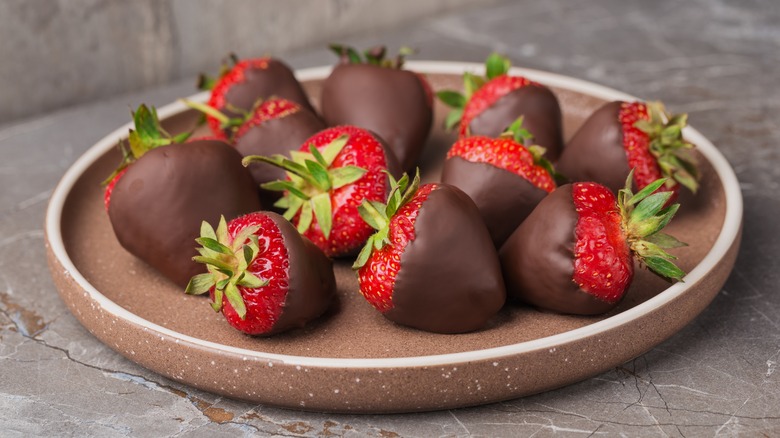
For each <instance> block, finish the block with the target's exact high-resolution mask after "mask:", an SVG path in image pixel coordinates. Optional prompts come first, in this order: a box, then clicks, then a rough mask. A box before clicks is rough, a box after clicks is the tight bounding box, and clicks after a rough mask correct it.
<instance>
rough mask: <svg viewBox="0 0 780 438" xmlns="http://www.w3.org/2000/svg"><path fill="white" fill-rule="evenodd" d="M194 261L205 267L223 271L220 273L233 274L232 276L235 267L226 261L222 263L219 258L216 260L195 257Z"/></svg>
mask: <svg viewBox="0 0 780 438" xmlns="http://www.w3.org/2000/svg"><path fill="white" fill-rule="evenodd" d="M192 260H194V261H196V262H198V263H203V264H205V265H210V266H213V267H215V268H217V269H219V270H221V271H220V272H229V273H231V275H232V273H233V266H231V265H230V264H229V263H227V262H224V261H222V260H220V259H217V258H214V257H204V256H195V257H193V258H192Z"/></svg>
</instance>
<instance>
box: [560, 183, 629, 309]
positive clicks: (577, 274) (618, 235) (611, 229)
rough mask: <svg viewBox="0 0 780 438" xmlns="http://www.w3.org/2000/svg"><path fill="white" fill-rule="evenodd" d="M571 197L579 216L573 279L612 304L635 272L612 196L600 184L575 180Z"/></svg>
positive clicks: (584, 289)
mask: <svg viewBox="0 0 780 438" xmlns="http://www.w3.org/2000/svg"><path fill="white" fill-rule="evenodd" d="M572 199H573V201H574V206H575V209H576V210H577V215H578V220H577V226H576V229H575V234H576V243H575V249H574V278H573V280H574V282H575V283H577V285H578V286H579V287H580V289H582V290H583V291H585V292H587V293H589V294H591V295H593V296H595V297H596V298H599V299H601V300H603V301H606V302H608V303H615V302H617V301H619V300H620V298H621V297H622V296H623V293H624V292H625V290H626V288H627V287H628V285H629V284H630V283H631V279H632V278H633V275H634V264H633V258H632V255H631V251H630V249H629V246H628V243H627V241H626V234H625V232H624V230H623V227H622V222H621V215H620V211H619V210H618V207H617V204H616V200H615V196H614V195H613V194H612V192H611V191H610V190H609V189H607V188H606V187H604V186H602V185H599V184H594V183H575V184H574V185H573V187H572Z"/></svg>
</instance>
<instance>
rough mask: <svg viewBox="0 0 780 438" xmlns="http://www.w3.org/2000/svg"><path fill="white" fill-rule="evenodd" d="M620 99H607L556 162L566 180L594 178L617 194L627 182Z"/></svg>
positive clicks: (626, 159)
mask: <svg viewBox="0 0 780 438" xmlns="http://www.w3.org/2000/svg"><path fill="white" fill-rule="evenodd" d="M620 105H621V102H609V103H606V104H604V105H603V106H601V107H600V108H599V109H597V110H596V111H594V112H593V114H591V116H590V117H588V119H587V120H586V121H585V123H584V124H583V125H582V126H581V127H580V129H579V130H577V132H576V133H575V134H574V137H572V139H571V140H570V141H569V143H568V144H567V145H566V150H565V151H564V153H563V155H561V159H560V160H558V163H557V165H556V167H557V169H558V171H559V172H560V173H562V174H563V175H564V176H566V177H567V178H568V179H569V181H571V182H577V181H593V182H597V183H599V184H602V185H605V186H607V187H608V188H609V189H610V190H612V191H613V192H615V193H617V191H618V190H620V189H622V188H623V187H625V185H626V178H627V177H628V173H629V168H628V158H627V157H626V151H625V148H624V147H623V128H622V127H621V126H620V122H619V121H618V115H619V113H620Z"/></svg>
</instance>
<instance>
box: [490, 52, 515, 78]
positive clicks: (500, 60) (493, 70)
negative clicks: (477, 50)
mask: <svg viewBox="0 0 780 438" xmlns="http://www.w3.org/2000/svg"><path fill="white" fill-rule="evenodd" d="M511 66H512V62H511V61H510V60H509V58H506V57H504V56H501V55H499V54H498V53H491V54H490V55H489V56H488V57H487V60H486V61H485V75H486V76H487V78H488V79H493V78H495V77H498V76H501V75H504V74H506V73H507V72H509V68H510V67H511Z"/></svg>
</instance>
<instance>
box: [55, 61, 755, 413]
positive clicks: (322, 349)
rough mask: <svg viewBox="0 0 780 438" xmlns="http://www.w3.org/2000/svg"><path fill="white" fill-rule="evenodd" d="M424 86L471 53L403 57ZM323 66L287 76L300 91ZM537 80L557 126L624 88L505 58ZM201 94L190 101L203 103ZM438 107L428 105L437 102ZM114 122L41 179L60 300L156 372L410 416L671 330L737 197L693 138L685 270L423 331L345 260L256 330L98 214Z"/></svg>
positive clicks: (576, 121)
mask: <svg viewBox="0 0 780 438" xmlns="http://www.w3.org/2000/svg"><path fill="white" fill-rule="evenodd" d="M407 66H408V68H410V69H413V70H417V71H421V72H425V73H428V74H429V77H430V80H431V83H432V85H433V87H434V88H435V89H442V88H456V89H457V88H459V87H460V83H461V79H460V78H461V74H462V73H463V72H464V71H472V72H475V73H479V74H481V71H482V67H481V66H480V65H477V64H463V63H440V62H409V63H408V64H407ZM329 71H330V68H329V67H322V68H315V69H308V70H303V71H300V72H298V77H299V78H300V79H301V80H302V81H304V83H305V87H306V89H307V91H308V92H309V93H310V94H311V96H312V97H313V98H314V100H315V101H316V100H317V97H318V96H319V89H320V85H321V80H322V79H323V78H324V77H326V76H327V74H328V72H329ZM512 74H518V75H525V76H527V77H529V78H530V79H532V80H536V81H538V82H541V83H544V84H546V85H548V86H550V87H551V88H552V89H553V91H554V92H555V93H556V95H557V96H558V98H559V99H560V101H561V105H562V107H563V111H564V128H565V135H566V137H567V138H568V137H569V136H570V135H571V134H572V133H573V132H574V130H576V129H577V127H578V126H579V125H580V124H581V123H582V121H583V120H584V119H585V118H586V117H587V116H588V115H589V114H590V113H591V112H592V111H593V110H594V109H595V108H597V107H598V106H599V105H600V104H602V103H603V102H605V101H609V100H618V99H621V100H628V99H633V98H632V97H631V96H629V95H626V94H624V93H621V92H618V91H615V90H611V89H607V88H604V87H601V86H599V85H595V84H592V83H588V82H584V81H580V80H577V79H572V78H567V77H563V76H559V75H555V74H550V73H545V72H539V71H532V70H524V69H517V68H515V69H513V71H512ZM206 97H207V96H206V94H203V93H201V94H198V95H195V96H193V97H192V99H193V100H199V101H204V100H205V99H206ZM437 105H439V104H437ZM159 114H160V117H161V118H163V119H164V123H165V125H166V126H167V127H168V128H169V129H170V130H172V131H177V130H181V129H187V128H189V127H191V126H193V124H194V122H195V120H196V115H195V114H193V112H192V111H190V110H188V109H187V108H185V107H184V106H183V105H182V104H180V103H174V104H171V105H168V106H166V107H164V108H161V109H160V110H159ZM444 114H446V110H445V108H443V107H442V106H437V107H436V115H437V117H436V122H435V127H434V132H433V134H432V136H431V139H430V141H429V145H428V148H427V150H426V153H425V155H424V156H423V159H422V162H421V163H420V164H421V168H422V170H423V177H424V179H427V180H435V179H436V178H437V177H438V169H439V167H440V164H441V162H442V160H443V157H444V154H445V153H446V150H447V149H448V147H449V145H450V144H451V143H452V141H453V140H454V138H453V137H452V136H451V135H450V134H445V133H444V132H443V131H442V130H441V128H440V127H441V125H442V118H443V116H444ZM128 128H129V125H128V126H123V127H121V128H119V129H117V130H116V131H114V132H113V133H111V134H109V135H108V136H107V137H105V138H104V139H103V140H101V141H99V142H98V143H97V144H95V145H94V146H93V147H91V148H90V149H89V150H88V151H87V152H86V153H85V154H84V155H83V156H82V157H81V158H79V160H78V161H76V163H75V164H74V165H73V166H72V167H71V168H70V169H69V170H68V172H67V173H66V174H65V176H64V177H63V179H62V181H60V183H59V185H58V186H57V188H56V189H55V191H54V194H53V196H52V199H51V202H50V204H49V208H48V211H47V217H46V241H47V253H48V260H49V266H50V269H51V272H52V277H53V278H54V281H55V283H56V285H57V288H58V289H59V292H60V295H61V297H62V299H63V301H64V302H65V303H66V304H67V305H68V307H69V308H70V310H71V311H72V312H73V314H74V315H75V316H76V317H77V318H78V319H79V321H80V322H81V323H82V324H83V325H84V326H85V327H86V328H87V329H89V331H90V332H92V333H93V334H94V335H95V336H96V337H97V338H98V339H100V340H101V341H102V342H104V343H105V344H106V345H108V346H110V347H111V348H113V349H115V350H116V351H118V352H119V353H120V354H122V355H124V356H125V357H127V358H128V359H130V360H132V361H134V362H137V363H138V364H140V365H142V366H144V367H147V368H149V369H151V370H154V371H155V372H158V373H160V374H162V375H164V376H166V377H168V378H171V379H174V380H177V381H180V382H184V383H186V384H188V385H191V386H194V387H197V388H200V389H204V390H207V391H212V392H216V393H220V394H224V395H226V396H230V397H235V398H240V399H246V400H250V401H253V402H259V403H267V404H271V405H277V406H283V407H290V408H297V409H306V410H316V411H337V412H347V411H349V412H410V411H422V410H434V409H448V408H455V407H463V406H471V405H477V404H483V403H489V402H495V401H500V400H506V399H511V398H515V397H520V396H523V395H528V394H533V393H537V392H540V391H545V390H548V389H552V388H556V387H560V386H563V385H566V384H569V383H573V382H576V381H579V380H582V379H585V378H587V377H589V376H593V375H596V374H598V373H601V372H603V371H605V370H607V369H609V368H611V367H614V366H617V365H619V364H622V363H623V362H625V361H628V360H630V359H632V358H634V357H636V356H638V355H640V354H642V353H643V352H645V351H647V350H649V349H650V348H652V347H653V346H655V345H657V344H659V343H660V342H662V341H663V340H665V339H667V338H668V337H670V336H671V335H672V334H674V333H675V332H677V331H678V330H679V329H680V328H682V327H683V326H684V325H685V324H687V323H688V322H690V321H691V320H692V319H693V318H694V317H695V316H696V315H698V314H699V313H700V312H701V311H702V310H703V309H704V308H705V307H706V306H707V305H708V304H709V303H710V301H711V300H712V299H713V297H714V296H715V295H716V294H717V292H718V291H719V290H720V288H721V286H722V285H723V283H724V282H725V280H726V277H727V276H728V274H729V272H730V271H731V269H732V267H733V264H734V259H735V257H736V254H737V249H738V246H739V240H740V233H741V224H742V198H741V194H740V191H739V186H738V184H737V180H736V177H735V175H734V172H733V170H732V169H731V167H730V166H729V164H728V163H727V162H726V160H725V159H724V158H723V156H722V155H721V154H720V153H719V152H718V151H717V149H716V148H715V147H714V146H713V145H712V144H711V143H710V142H709V141H708V140H707V139H706V138H704V137H703V136H702V135H701V134H699V133H698V132H697V131H695V130H694V129H692V128H686V130H685V137H686V138H687V139H688V140H689V141H691V142H693V143H694V144H696V145H697V146H698V155H699V158H700V161H701V166H702V173H703V175H704V178H703V181H702V186H701V190H700V192H699V193H698V194H697V195H696V196H695V197H693V196H690V195H687V194H686V195H683V196H682V197H681V203H682V205H683V207H682V208H681V209H680V212H679V213H678V215H677V217H676V218H675V220H674V221H672V223H671V225H670V230H669V231H670V233H672V234H675V235H677V236H680V237H682V238H683V239H684V240H685V241H687V242H688V243H689V244H690V246H689V247H687V248H681V249H680V250H677V251H676V252H675V254H676V255H678V256H679V257H680V260H679V262H680V265H681V267H682V268H683V269H684V270H685V271H686V272H688V275H687V276H686V278H685V283H678V284H675V285H672V286H670V285H669V284H668V283H665V282H663V281H662V280H660V279H658V278H656V277H655V276H653V275H652V274H649V273H648V272H646V271H644V270H641V269H640V270H638V271H637V275H636V277H635V281H634V284H633V285H632V286H631V289H630V290H629V292H628V294H627V296H626V299H625V300H624V301H623V302H622V303H621V304H620V306H619V307H618V308H617V309H615V310H614V311H612V312H610V313H609V314H607V315H602V316H600V317H574V316H564V315H557V314H553V313H547V312H540V311H538V310H535V309H532V308H527V307H519V306H515V307H507V308H506V309H504V310H503V311H502V312H501V313H500V314H499V315H498V316H497V317H496V318H495V319H494V320H493V321H492V322H491V324H490V326H489V327H488V328H486V329H484V330H481V331H479V332H475V333H468V334H460V335H441V334H432V333H426V332H421V331H416V330H412V329H407V328H403V327H400V326H397V325H394V324H393V323H391V322H389V321H387V320H385V319H384V318H383V317H382V316H381V315H380V314H379V313H377V312H376V311H374V309H373V308H372V307H371V306H370V305H369V304H368V303H367V302H366V301H365V300H364V299H363V298H362V297H361V296H360V294H359V293H358V292H357V290H358V289H357V281H356V278H355V276H354V274H353V273H352V272H351V270H350V268H349V264H350V263H349V262H339V263H337V266H336V276H337V281H338V285H339V294H340V305H339V308H338V309H337V310H335V311H333V312H331V314H329V315H327V317H325V318H322V319H321V320H319V321H317V322H316V323H315V324H313V325H311V326H310V327H308V328H306V329H304V330H299V331H295V332H292V333H287V334H283V335H280V336H275V337H272V338H251V337H248V336H244V335H241V334H240V333H239V332H237V331H235V330H233V329H232V328H231V327H229V326H228V324H227V323H226V322H225V321H224V320H223V318H222V316H221V315H219V314H216V313H214V311H213V310H211V308H210V307H209V305H208V304H207V301H206V299H204V298H202V297H191V296H186V295H184V294H183V293H182V291H181V290H178V289H177V288H176V287H175V286H174V285H173V284H171V283H170V282H169V281H167V280H166V279H164V278H163V277H161V276H160V275H158V274H157V273H156V272H154V271H153V270H152V269H151V268H149V267H148V266H146V265H145V264H143V263H142V262H140V261H138V260H137V259H135V258H133V257H132V256H130V255H129V254H128V253H126V252H125V251H124V250H123V249H122V248H121V247H120V246H119V244H118V243H117V241H116V239H115V237H114V233H113V231H112V229H111V225H110V224H109V221H108V218H107V216H106V214H105V212H104V210H103V202H102V188H101V187H100V181H101V180H103V179H104V178H105V177H106V175H108V174H109V173H110V171H111V169H112V167H113V166H114V165H115V164H116V163H117V162H118V160H119V155H118V152H117V151H116V148H115V147H114V146H115V145H116V144H117V142H118V141H119V140H120V139H122V138H124V137H126V135H127V130H128Z"/></svg>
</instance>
